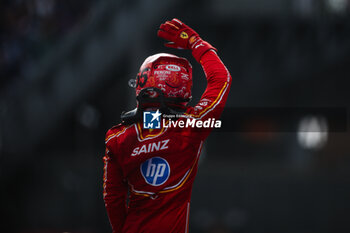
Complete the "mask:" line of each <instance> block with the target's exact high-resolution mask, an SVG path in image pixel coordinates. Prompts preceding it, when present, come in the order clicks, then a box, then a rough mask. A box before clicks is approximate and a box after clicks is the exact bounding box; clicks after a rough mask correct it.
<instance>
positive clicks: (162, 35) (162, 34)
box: [157, 30, 174, 41]
mask: <svg viewBox="0 0 350 233" xmlns="http://www.w3.org/2000/svg"><path fill="white" fill-rule="evenodd" d="M157 35H158V37H160V38H163V39H165V40H169V41H172V40H173V38H174V35H172V34H170V33H169V32H166V31H163V30H158V33H157Z"/></svg>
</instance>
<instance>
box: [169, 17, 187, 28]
mask: <svg viewBox="0 0 350 233" xmlns="http://www.w3.org/2000/svg"><path fill="white" fill-rule="evenodd" d="M171 23H172V24H174V25H175V26H177V27H178V28H181V27H182V25H183V24H184V23H183V22H181V20H179V19H177V18H173V20H171Z"/></svg>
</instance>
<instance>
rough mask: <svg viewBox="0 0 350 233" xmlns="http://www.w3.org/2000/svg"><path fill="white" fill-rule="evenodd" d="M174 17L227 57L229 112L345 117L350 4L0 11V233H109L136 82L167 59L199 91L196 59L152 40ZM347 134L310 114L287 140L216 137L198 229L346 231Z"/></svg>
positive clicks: (198, 192) (20, 4) (19, 5)
mask: <svg viewBox="0 0 350 233" xmlns="http://www.w3.org/2000/svg"><path fill="white" fill-rule="evenodd" d="M174 17H178V18H180V19H181V20H183V21H184V22H185V23H187V24H188V25H190V26H192V27H193V28H194V29H195V30H196V31H197V32H198V33H199V34H200V35H201V36H202V38H204V39H205V40H208V41H209V42H211V43H212V44H213V45H214V46H215V47H216V48H217V49H218V50H219V55H220V56H221V58H222V60H223V61H224V63H225V64H226V66H227V67H228V69H229V70H230V72H231V74H232V77H233V84H232V88H231V93H230V96H229V99H228V103H227V108H240V107H244V108H247V107H248V108H256V107H259V108H265V107H279V108H289V107H339V108H342V109H345V110H346V111H347V109H348V108H349V105H350V104H349V100H350V92H349V83H350V82H349V81H348V79H349V77H350V31H349V30H350V21H349V19H350V1H349V0H206V1H199V0H196V1H186V0H176V1H175V0H169V1H156V0H144V1H141V0H129V1H122V0H120V1H118V0H114V1H109V0H106V1H97V0H84V1H82V0H74V1H68V0H2V1H1V2H0V18H1V21H0V169H1V170H0V181H1V192H0V206H1V208H0V210H1V230H0V231H1V232H6V233H7V232H9V233H11V232H20V233H34V232H35V233H36V232H39V233H58V232H72V233H100V232H111V230H110V226H109V222H108V218H107V215H106V212H105V209H104V204H103V200H102V169H103V163H102V157H103V155H104V135H105V133H106V131H107V130H108V128H110V127H111V126H113V125H114V124H117V123H118V122H119V120H120V118H119V116H120V113H121V112H122V111H123V110H131V109H132V108H134V107H135V98H134V92H133V90H132V88H129V87H128V80H129V79H130V78H134V77H135V75H136V73H137V71H138V68H139V66H140V65H141V63H142V62H143V60H144V59H145V58H146V57H147V56H149V55H151V54H154V53H158V52H170V53H175V54H176V55H179V56H185V57H187V58H188V59H189V60H190V61H191V63H192V64H193V66H194V87H193V96H194V98H193V100H192V102H191V104H192V105H194V104H195V103H196V101H198V99H199V98H200V95H201V93H202V92H203V90H204V89H205V81H204V80H205V79H204V74H203V72H202V70H201V67H200V66H199V65H198V64H196V62H195V60H194V59H193V58H192V57H191V56H190V53H189V52H188V51H176V50H170V49H167V48H165V47H163V41H162V40H161V39H159V38H157V36H156V31H157V28H158V26H159V25H160V24H161V23H162V22H163V21H165V20H170V19H172V18H174ZM264 124H269V127H267V129H271V128H273V129H274V130H259V129H261V127H262V129H266V127H264ZM245 127H246V129H247V130H244V129H245ZM254 129H257V130H254ZM349 136H350V135H349V132H348V130H347V127H345V128H343V129H341V130H337V131H332V130H328V127H327V123H326V122H325V121H324V119H323V118H322V116H312V115H305V118H304V119H302V120H301V121H300V125H299V126H298V127H297V128H296V129H295V130H292V131H288V132H284V131H283V130H279V128H278V125H276V126H274V122H264V121H263V122H260V121H258V122H254V121H251V122H248V124H247V125H246V126H244V127H242V130H240V131H235V132H213V133H212V134H211V136H210V137H209V138H208V140H207V142H206V144H205V147H204V150H203V153H202V157H201V163H200V167H199V172H198V176H197V180H196V182H195V185H194V188H193V196H192V206H191V215H190V230H191V232H192V233H197V232H204V233H227V232H238V233H264V232H266V233H275V232H276V233H281V232H286V233H314V232H317V233H322V232H337V233H339V232H350V169H349V165H350V159H349V158H350V157H349V153H350V137H349Z"/></svg>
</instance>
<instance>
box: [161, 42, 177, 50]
mask: <svg viewBox="0 0 350 233" xmlns="http://www.w3.org/2000/svg"><path fill="white" fill-rule="evenodd" d="M164 46H165V47H168V48H174V49H177V48H178V46H177V45H176V44H175V43H174V42H168V43H164Z"/></svg>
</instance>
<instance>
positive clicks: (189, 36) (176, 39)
mask: <svg viewBox="0 0 350 233" xmlns="http://www.w3.org/2000/svg"><path fill="white" fill-rule="evenodd" d="M158 36H159V37H161V38H163V39H165V40H168V41H170V42H168V43H165V46H166V47H169V48H177V49H190V50H192V55H193V57H194V58H195V59H196V60H197V61H198V62H200V58H201V57H202V55H203V54H204V53H205V52H207V51H208V50H210V49H213V50H215V51H217V50H216V49H215V48H214V47H213V46H211V45H210V44H209V43H208V42H206V41H204V40H202V39H201V38H200V37H199V35H198V33H197V32H195V31H194V30H193V29H192V28H190V27H189V26H187V25H186V24H184V23H183V22H181V21H180V20H178V19H173V20H171V21H166V22H165V23H163V24H162V25H160V28H159V30H158Z"/></svg>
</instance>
